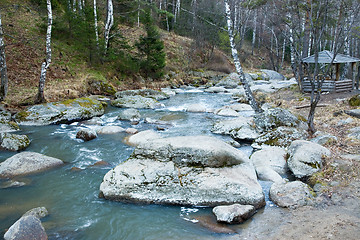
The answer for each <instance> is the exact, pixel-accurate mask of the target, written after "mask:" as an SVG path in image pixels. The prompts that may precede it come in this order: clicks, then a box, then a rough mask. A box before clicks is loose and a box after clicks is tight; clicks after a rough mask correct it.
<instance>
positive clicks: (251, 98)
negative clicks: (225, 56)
mask: <svg viewBox="0 0 360 240" xmlns="http://www.w3.org/2000/svg"><path fill="white" fill-rule="evenodd" d="M224 3H225V15H226V23H227V27H228V29H227V31H228V34H229V42H230V47H231V54H232V57H233V60H234V64H235V68H236V71H237V73H238V74H239V77H240V81H241V83H242V84H243V86H244V90H245V94H246V98H247V99H248V101H249V104H250V105H251V107H252V108H253V109H254V111H255V112H257V113H259V112H261V111H262V110H261V108H260V107H259V105H258V103H257V102H256V100H255V97H254V95H253V93H252V91H251V89H250V86H249V84H248V82H247V80H246V78H245V74H244V71H243V69H242V67H241V63H240V60H239V55H238V51H237V50H236V46H235V42H234V33H233V21H232V19H231V9H230V5H229V0H224Z"/></svg>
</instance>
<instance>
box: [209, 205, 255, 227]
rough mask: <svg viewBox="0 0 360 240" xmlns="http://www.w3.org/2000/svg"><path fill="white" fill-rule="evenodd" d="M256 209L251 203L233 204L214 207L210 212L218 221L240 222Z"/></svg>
mask: <svg viewBox="0 0 360 240" xmlns="http://www.w3.org/2000/svg"><path fill="white" fill-rule="evenodd" d="M255 211H256V209H255V208H254V206H252V205H241V204H233V205H230V206H217V207H214V208H213V210H212V212H213V213H214V214H215V216H216V220H217V221H218V222H225V223H242V222H244V221H246V220H247V219H249V218H250V217H251V216H252V215H254V213H255Z"/></svg>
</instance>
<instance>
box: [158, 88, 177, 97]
mask: <svg viewBox="0 0 360 240" xmlns="http://www.w3.org/2000/svg"><path fill="white" fill-rule="evenodd" d="M161 91H162V92H163V93H165V94H166V95H168V96H169V97H171V96H175V95H176V92H175V91H174V90H172V89H171V88H162V89H161Z"/></svg>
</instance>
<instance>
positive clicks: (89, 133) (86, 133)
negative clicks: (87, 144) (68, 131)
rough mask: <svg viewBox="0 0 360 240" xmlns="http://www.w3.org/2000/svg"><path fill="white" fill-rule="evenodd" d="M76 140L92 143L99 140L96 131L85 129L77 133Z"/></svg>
mask: <svg viewBox="0 0 360 240" xmlns="http://www.w3.org/2000/svg"><path fill="white" fill-rule="evenodd" d="M76 138H79V139H82V140H84V141H90V140H93V139H95V138H97V134H96V132H95V131H94V130H92V129H89V128H85V129H80V130H79V131H78V132H77V133H76Z"/></svg>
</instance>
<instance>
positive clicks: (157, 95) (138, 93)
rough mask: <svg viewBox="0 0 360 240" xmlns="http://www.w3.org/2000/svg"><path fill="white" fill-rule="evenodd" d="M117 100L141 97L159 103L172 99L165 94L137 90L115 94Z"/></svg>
mask: <svg viewBox="0 0 360 240" xmlns="http://www.w3.org/2000/svg"><path fill="white" fill-rule="evenodd" d="M115 96H116V98H124V97H129V96H141V97H145V98H152V99H155V100H157V101H159V100H164V99H168V98H170V97H169V95H167V94H166V93H164V92H161V91H157V90H153V89H137V90H125V91H120V92H117V93H116V94H115Z"/></svg>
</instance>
